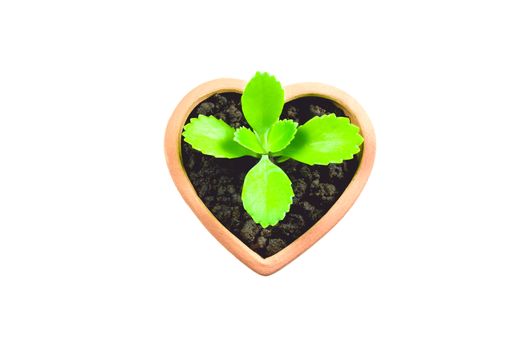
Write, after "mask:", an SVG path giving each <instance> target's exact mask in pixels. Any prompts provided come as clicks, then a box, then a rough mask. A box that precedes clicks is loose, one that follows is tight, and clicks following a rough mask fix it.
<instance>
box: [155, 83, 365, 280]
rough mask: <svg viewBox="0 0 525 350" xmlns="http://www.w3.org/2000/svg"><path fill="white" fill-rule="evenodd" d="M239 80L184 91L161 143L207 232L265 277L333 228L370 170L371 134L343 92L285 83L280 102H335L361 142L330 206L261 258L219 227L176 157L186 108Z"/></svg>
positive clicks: (239, 86) (237, 87)
mask: <svg viewBox="0 0 525 350" xmlns="http://www.w3.org/2000/svg"><path fill="white" fill-rule="evenodd" d="M245 84H246V82H245V81H242V80H237V79H217V80H212V81H209V82H207V83H204V84H202V85H200V86H198V87H196V88H195V89H193V90H192V91H190V92H189V93H188V94H187V95H186V96H185V97H184V98H183V99H182V101H181V102H180V103H179V105H178V106H177V108H175V111H174V112H173V114H172V116H171V118H170V120H169V122H168V126H167V128H166V137H165V144H164V147H165V153H166V161H167V163H168V168H169V170H170V173H171V177H172V178H173V181H174V182H175V185H176V186H177V188H178V189H179V191H180V193H181V195H182V197H183V198H184V200H185V201H186V203H188V205H189V206H190V208H191V209H192V210H193V212H194V213H195V215H197V217H198V218H199V219H200V221H201V222H202V223H203V224H204V226H205V227H206V228H207V229H208V231H210V232H211V234H212V235H213V236H214V237H215V238H216V239H217V240H218V241H219V242H220V243H221V244H222V245H223V246H224V247H225V248H226V249H228V250H229V251H230V252H231V253H232V254H233V255H235V256H236V257H237V258H238V259H239V260H240V261H242V262H243V263H244V264H246V266H248V267H249V268H251V269H252V270H253V271H255V272H257V273H259V274H261V275H270V274H272V273H274V272H276V271H278V270H279V269H281V268H282V267H284V266H285V265H287V264H288V263H290V262H291V261H292V260H294V259H295V258H297V257H298V256H299V255H301V254H302V253H303V252H304V251H305V250H307V249H308V248H310V247H311V246H312V245H313V244H314V243H315V242H317V241H318V240H319V239H320V238H321V237H323V236H324V235H325V234H326V233H327V232H328V231H329V230H330V229H331V228H332V227H334V226H335V224H336V223H337V222H338V221H339V220H340V219H341V218H342V217H343V215H345V214H346V212H347V211H348V209H350V207H351V206H352V205H353V204H354V202H355V200H356V199H357V197H358V196H359V194H360V193H361V190H362V189H363V187H364V186H365V183H366V181H367V179H368V176H369V175H370V171H371V170H372V165H373V163H374V156H375V135H374V130H373V128H372V124H371V123H370V121H369V119H368V117H367V115H366V113H365V111H364V110H363V108H361V106H360V105H359V104H358V103H357V102H356V101H355V100H354V99H353V98H352V97H351V96H349V95H347V94H346V93H344V92H343V91H341V90H339V89H336V88H334V87H331V86H328V85H323V84H318V83H301V84H294V85H290V86H287V87H285V101H286V102H288V101H291V100H294V99H297V98H300V97H305V96H318V97H323V98H326V99H329V100H332V101H333V102H335V103H336V104H337V105H338V107H340V108H341V109H342V110H343V111H344V112H345V114H346V115H347V116H349V117H350V119H351V121H352V123H354V124H356V125H358V126H359V127H360V128H361V135H362V136H363V138H364V144H363V145H362V153H361V161H360V163H359V167H358V169H357V171H356V173H355V175H354V177H353V179H352V181H351V182H350V183H349V185H348V187H347V188H346V189H345V191H344V192H343V194H342V195H341V197H340V198H339V199H338V200H337V201H336V202H335V204H334V205H333V207H332V208H330V209H329V210H328V212H327V213H326V214H325V215H324V216H323V217H322V218H321V219H320V220H319V221H318V222H317V223H315V224H314V225H313V226H312V227H311V228H310V229H309V230H308V231H306V232H305V233H304V234H303V235H301V236H300V237H299V238H298V239H296V240H295V241H294V242H292V243H291V244H290V245H288V246H287V247H286V248H284V249H283V250H281V251H280V252H278V253H277V254H275V255H272V256H270V257H268V258H266V259H264V258H262V257H261V256H259V255H258V254H257V253H255V252H254V251H253V250H251V249H250V248H249V247H248V246H246V245H245V244H244V243H243V242H242V241H241V240H240V239H238V238H237V237H236V236H235V235H234V234H233V233H231V232H230V231H229V230H228V229H227V228H226V227H224V226H223V225H222V224H221V223H220V222H219V221H218V220H217V219H216V218H215V216H213V214H212V213H211V212H210V210H209V209H208V208H207V207H206V206H205V205H204V203H203V202H202V201H201V199H200V198H199V196H198V195H197V193H196V192H195V189H194V187H193V185H192V183H191V182H190V180H189V178H188V176H187V175H186V171H185V170H184V166H183V164H182V156H181V132H182V128H183V126H184V123H185V121H186V119H187V117H188V116H189V115H190V113H191V111H192V110H193V109H194V108H195V107H196V106H197V105H198V104H199V103H201V102H202V101H203V100H205V99H207V98H208V97H210V96H212V95H214V94H217V93H221V92H237V93H242V91H243V89H244V86H245Z"/></svg>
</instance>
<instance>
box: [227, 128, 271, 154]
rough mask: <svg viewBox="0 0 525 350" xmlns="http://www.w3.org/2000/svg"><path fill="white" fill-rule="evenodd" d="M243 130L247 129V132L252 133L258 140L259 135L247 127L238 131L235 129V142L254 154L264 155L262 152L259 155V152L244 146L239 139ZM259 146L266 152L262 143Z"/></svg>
mask: <svg viewBox="0 0 525 350" xmlns="http://www.w3.org/2000/svg"><path fill="white" fill-rule="evenodd" d="M241 129H245V130H248V131H251V132H252V133H253V134H254V135H255V138H257V134H256V133H255V132H254V131H253V130H252V129H249V128H247V127H245V126H241V127H238V128H237V129H235V132H234V133H233V141H235V142H237V143H238V144H239V145H241V146H242V147H244V148H246V149H248V150H250V151H252V152H254V153H256V154H263V153H262V152H261V153H259V152H257V151H254V150H253V149H250V148H248V147H246V146H244V145H243V144H242V143H241V142H240V140H239V137H238V132H239V131H240V130H241ZM257 142H259V139H258V138H257ZM259 146H260V147H261V150H263V151H264V148H263V146H262V145H261V144H260V143H259Z"/></svg>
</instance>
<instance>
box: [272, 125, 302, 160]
mask: <svg viewBox="0 0 525 350" xmlns="http://www.w3.org/2000/svg"><path fill="white" fill-rule="evenodd" d="M279 122H285V123H287V122H292V123H293V124H295V129H294V132H293V134H292V137H291V138H290V141H288V143H287V144H286V145H284V146H283V148H281V149H280V150H278V151H272V153H278V152H281V151H282V150H284V149H286V147H288V146H289V145H290V143H292V141H293V139H294V138H295V134H297V129H299V123H297V122H296V121H293V120H292V119H279V120H277V121H276V122H275V123H274V124H273V125H272V127H271V128H270V130H272V128H273V127H274V125H275V124H277V123H279ZM270 130H269V131H268V132H270Z"/></svg>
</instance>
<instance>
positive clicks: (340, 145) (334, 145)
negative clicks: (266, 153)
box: [280, 114, 363, 165]
mask: <svg viewBox="0 0 525 350" xmlns="http://www.w3.org/2000/svg"><path fill="white" fill-rule="evenodd" d="M362 143H363V137H362V136H361V135H360V134H359V127H357V126H356V125H354V124H351V123H350V119H348V118H346V117H336V116H335V114H329V115H323V116H321V117H313V118H312V119H310V120H309V121H308V122H306V123H305V124H304V125H301V126H299V128H297V133H296V134H295V138H294V139H293V141H292V142H291V143H290V145H289V146H288V147H286V148H285V149H284V150H283V151H282V152H280V154H282V155H284V156H288V157H290V158H293V159H295V160H297V161H299V162H302V163H306V164H308V165H314V164H317V165H327V164H329V163H341V162H342V161H343V160H348V159H352V158H353V156H354V154H357V153H359V150H360V149H359V146H360V145H361V144H362Z"/></svg>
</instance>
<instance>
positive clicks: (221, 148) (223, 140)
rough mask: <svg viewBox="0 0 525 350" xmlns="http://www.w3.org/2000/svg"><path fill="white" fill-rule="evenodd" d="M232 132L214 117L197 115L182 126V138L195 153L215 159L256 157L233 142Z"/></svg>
mask: <svg viewBox="0 0 525 350" xmlns="http://www.w3.org/2000/svg"><path fill="white" fill-rule="evenodd" d="M234 132H235V129H234V128H232V127H231V126H229V125H228V124H226V123H225V122H224V121H222V120H220V119H217V118H215V117H214V116H209V117H207V116H204V115H199V117H198V118H191V120H190V123H189V124H186V125H185V126H184V132H183V133H182V136H184V141H186V142H187V143H189V144H190V145H191V147H193V148H194V149H196V150H197V151H200V152H202V153H204V154H207V155H209V156H214V157H216V158H239V157H243V156H248V155H250V156H256V155H255V154H254V153H253V152H252V151H250V150H248V149H246V148H244V147H243V146H241V145H239V144H238V143H237V142H235V141H233V134H234Z"/></svg>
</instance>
